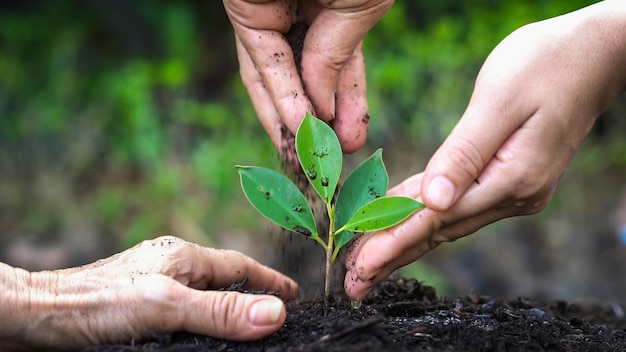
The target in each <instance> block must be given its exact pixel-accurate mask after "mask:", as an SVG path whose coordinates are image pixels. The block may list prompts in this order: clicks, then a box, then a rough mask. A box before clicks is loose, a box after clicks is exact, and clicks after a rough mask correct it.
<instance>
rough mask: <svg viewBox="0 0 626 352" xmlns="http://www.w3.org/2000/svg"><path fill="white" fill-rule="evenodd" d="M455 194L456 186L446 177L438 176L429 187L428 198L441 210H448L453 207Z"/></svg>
mask: <svg viewBox="0 0 626 352" xmlns="http://www.w3.org/2000/svg"><path fill="white" fill-rule="evenodd" d="M454 192H455V190H454V185H453V184H452V182H450V180H448V179H447V178H446V177H444V176H436V177H435V178H433V180H432V181H430V185H429V186H428V198H430V201H431V202H432V203H433V205H435V206H436V207H438V208H441V209H448V207H450V205H452V201H453V200H454Z"/></svg>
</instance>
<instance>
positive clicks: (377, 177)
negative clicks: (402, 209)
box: [335, 149, 389, 248]
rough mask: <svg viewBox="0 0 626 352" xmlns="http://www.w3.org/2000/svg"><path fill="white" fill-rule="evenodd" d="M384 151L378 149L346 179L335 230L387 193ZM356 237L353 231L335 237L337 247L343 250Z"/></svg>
mask: <svg viewBox="0 0 626 352" xmlns="http://www.w3.org/2000/svg"><path fill="white" fill-rule="evenodd" d="M382 152H383V150H382V149H378V150H377V151H376V152H374V154H372V156H370V157H369V158H368V159H367V160H365V161H363V162H362V163H361V164H360V165H359V166H357V168H356V169H354V170H353V171H352V172H351V173H350V174H349V175H348V177H347V178H346V180H345V181H344V183H343V186H341V189H340V190H339V194H338V195H337V201H336V203H335V229H339V228H341V227H342V226H343V225H345V224H346V223H347V222H348V219H350V218H351V217H352V215H354V214H355V213H356V211H357V210H358V209H359V208H360V207H362V206H363V205H365V204H367V203H368V202H370V201H372V200H374V199H376V198H379V197H382V196H384V195H385V193H386V192H387V186H388V185H389V176H388V175H387V170H386V169H385V164H383V159H382ZM352 236H354V232H352V231H342V232H340V233H338V234H336V235H335V247H337V248H341V247H342V246H343V245H345V244H346V243H347V242H348V241H350V239H351V238H352Z"/></svg>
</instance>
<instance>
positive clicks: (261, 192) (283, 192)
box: [235, 166, 319, 239]
mask: <svg viewBox="0 0 626 352" xmlns="http://www.w3.org/2000/svg"><path fill="white" fill-rule="evenodd" d="M235 168H236V169H237V171H238V172H239V176H240V178H241V188H242V189H243V193H244V194H245V195H246V198H248V201H250V204H252V206H253V207H254V208H255V209H256V210H257V211H258V212H259V213H261V215H263V216H265V217H266V218H267V219H269V220H271V221H273V222H275V223H276V224H278V225H280V226H282V227H284V228H286V229H287V230H290V231H293V232H297V233H299V234H302V235H305V236H308V237H311V238H313V239H315V238H318V237H319V236H318V234H317V230H316V227H315V218H314V217H313V212H312V211H311V208H310V207H309V204H308V203H307V201H306V198H305V197H304V195H303V194H302V192H300V190H299V189H298V187H296V185H294V184H293V182H291V181H290V180H289V179H288V178H287V177H285V176H283V175H282V174H280V173H278V172H276V171H274V170H271V169H268V168H264V167H256V166H235Z"/></svg>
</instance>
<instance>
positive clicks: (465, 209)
mask: <svg viewBox="0 0 626 352" xmlns="http://www.w3.org/2000/svg"><path fill="white" fill-rule="evenodd" d="M624 38H626V8H625V7H624V6H623V3H622V2H620V1H604V2H601V3H598V4H597V5H593V6H590V7H588V8H585V9H583V10H579V11H577V12H573V13H571V14H568V15H565V16H561V17H556V18H554V19H550V20H546V21H543V22H539V23H536V24H531V25H528V26H525V27H522V28H521V29H519V30H517V31H515V32H514V33H512V34H511V35H510V36H509V37H507V38H506V39H505V40H504V41H503V42H502V43H500V44H499V45H498V46H497V47H496V48H495V49H494V51H493V52H492V53H491V54H490V56H489V57H488V59H487V60H486V62H485V64H484V65H483V67H482V69H481V71H480V73H479V75H478V78H477V80H476V85H475V89H474V92H473V94H472V97H471V100H470V102H469V106H468V107H467V110H466V111H465V113H464V114H463V116H462V118H461V120H460V121H459V123H458V124H457V126H456V127H455V128H454V130H453V131H452V132H451V133H450V135H449V136H448V138H447V139H446V140H445V142H444V143H443V145H442V146H441V147H440V148H439V149H438V150H437V152H436V153H435V155H434V156H433V157H432V159H431V160H430V162H429V163H428V165H427V167H426V170H425V171H424V173H420V174H418V175H416V176H413V177H411V178H409V179H407V180H406V181H404V182H403V183H401V184H400V185H398V186H397V187H395V188H393V189H391V190H390V191H389V193H390V194H400V195H406V196H410V197H414V198H418V199H421V200H423V202H424V203H425V204H426V207H427V208H426V209H424V210H422V211H420V212H418V213H416V214H415V215H414V216H412V217H411V218H410V219H408V220H407V221H406V222H404V223H402V224H400V225H398V226H396V227H394V228H392V229H389V230H385V231H380V232H378V233H376V234H369V235H366V236H365V237H363V238H361V239H360V240H358V241H357V242H356V243H355V244H354V247H353V248H352V250H351V252H350V254H349V255H348V259H347V262H346V265H347V267H348V270H349V271H348V274H347V275H346V280H345V289H346V292H347V294H348V296H350V297H351V298H353V299H360V298H362V297H363V296H364V295H365V294H366V293H367V292H368V291H369V289H370V288H371V287H372V286H373V285H375V284H376V283H378V282H380V281H381V280H383V279H384V278H385V277H386V276H388V275H389V274H390V273H391V272H392V271H393V270H395V269H396V268H399V267H401V266H403V265H406V264H408V263H410V262H412V261H414V260H416V259H418V258H419V257H421V256H422V255H424V254H425V253H426V252H428V251H429V250H431V249H433V248H435V247H437V246H438V245H439V244H441V243H443V242H450V241H454V240H456V239H458V238H460V237H463V236H466V235H468V234H470V233H472V232H474V231H476V230H478V229H479V228H481V227H483V226H485V225H487V224H490V223H492V222H494V221H497V220H499V219H503V218H506V217H511V216H516V215H525V214H532V213H536V212H538V211H540V210H541V209H543V208H544V207H545V206H546V204H547V203H548V201H549V199H550V198H551V196H552V193H553V191H554V189H555V187H556V184H557V182H558V180H559V178H560V177H561V175H562V174H563V172H564V170H565V169H566V167H567V165H568V164H569V162H570V160H571V159H572V157H573V155H574V152H575V151H576V148H577V147H578V146H579V144H580V143H581V141H582V140H583V138H584V137H585V135H586V134H587V133H588V132H589V130H590V129H591V127H592V125H593V123H594V120H595V118H596V117H597V116H598V115H599V114H600V112H601V111H602V110H604V109H605V108H606V107H607V105H608V104H609V102H610V101H611V100H612V99H613V98H614V97H615V96H616V95H617V94H619V93H620V92H622V91H623V89H624V86H625V83H626V69H625V68H626V40H625V39H624Z"/></svg>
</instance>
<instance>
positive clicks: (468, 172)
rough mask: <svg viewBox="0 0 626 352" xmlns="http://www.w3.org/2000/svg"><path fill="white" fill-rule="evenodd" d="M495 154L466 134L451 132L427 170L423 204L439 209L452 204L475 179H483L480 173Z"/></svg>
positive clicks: (476, 180) (423, 180) (423, 187)
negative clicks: (479, 177)
mask: <svg viewBox="0 0 626 352" xmlns="http://www.w3.org/2000/svg"><path fill="white" fill-rule="evenodd" d="M492 154H493V151H491V150H489V149H486V148H485V147H484V145H481V144H477V143H476V142H474V141H472V140H471V139H468V138H467V137H466V136H465V135H464V134H460V135H452V134H451V135H450V136H449V137H448V139H447V140H446V141H445V142H444V144H443V145H442V146H441V147H440V148H439V150H437V152H436V153H435V154H434V155H433V157H432V158H431V159H430V161H429V162H428V165H427V166H426V170H424V177H423V179H422V190H423V192H422V200H423V201H424V204H425V205H426V206H427V207H428V208H430V209H433V210H436V211H444V210H447V209H448V208H450V207H451V206H452V205H453V204H454V203H456V201H457V200H458V199H459V198H460V197H461V195H462V194H463V193H464V192H465V190H466V189H467V188H468V187H469V186H470V185H471V184H472V182H480V181H479V180H478V175H479V174H480V172H481V171H482V170H483V168H484V167H485V163H486V161H487V160H488V158H490V157H491V155H492Z"/></svg>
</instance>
